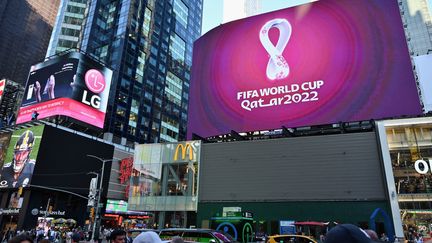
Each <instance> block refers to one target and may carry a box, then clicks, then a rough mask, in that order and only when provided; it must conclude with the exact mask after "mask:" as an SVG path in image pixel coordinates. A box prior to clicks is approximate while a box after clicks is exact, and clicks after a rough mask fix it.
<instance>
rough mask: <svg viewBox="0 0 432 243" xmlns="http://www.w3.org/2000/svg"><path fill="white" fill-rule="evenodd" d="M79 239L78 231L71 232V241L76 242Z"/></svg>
mask: <svg viewBox="0 0 432 243" xmlns="http://www.w3.org/2000/svg"><path fill="white" fill-rule="evenodd" d="M80 240H81V235H80V234H79V233H73V234H72V237H71V242H72V243H78V242H80Z"/></svg>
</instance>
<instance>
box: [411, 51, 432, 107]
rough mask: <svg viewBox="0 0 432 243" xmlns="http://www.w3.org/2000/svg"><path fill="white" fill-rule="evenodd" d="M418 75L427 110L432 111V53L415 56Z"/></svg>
mask: <svg viewBox="0 0 432 243" xmlns="http://www.w3.org/2000/svg"><path fill="white" fill-rule="evenodd" d="M413 59H414V64H415V69H416V72H417V75H418V81H419V85H420V91H421V98H422V101H423V106H424V109H425V112H429V111H432V69H431V68H430V67H431V65H432V55H421V56H416V57H414V58H413Z"/></svg>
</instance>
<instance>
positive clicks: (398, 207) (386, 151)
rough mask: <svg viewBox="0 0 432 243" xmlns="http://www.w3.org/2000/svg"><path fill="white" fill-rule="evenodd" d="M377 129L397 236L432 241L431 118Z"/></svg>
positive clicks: (386, 123) (384, 123) (385, 123)
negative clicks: (431, 239)
mask: <svg viewBox="0 0 432 243" xmlns="http://www.w3.org/2000/svg"><path fill="white" fill-rule="evenodd" d="M377 126H378V131H379V134H380V136H379V137H380V142H381V147H382V154H383V160H384V167H385V173H386V180H387V187H388V189H389V190H388V195H389V198H390V205H391V209H392V214H393V221H394V223H395V230H396V235H397V236H399V237H402V236H403V237H405V239H408V240H413V239H414V238H415V237H416V236H417V235H422V236H423V237H424V238H425V239H427V238H432V175H431V168H432V167H431V165H432V164H431V162H432V118H430V117H422V118H411V119H400V120H390V121H381V122H378V123H377Z"/></svg>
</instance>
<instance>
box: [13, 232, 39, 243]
mask: <svg viewBox="0 0 432 243" xmlns="http://www.w3.org/2000/svg"><path fill="white" fill-rule="evenodd" d="M8 243H33V239H32V238H31V237H30V236H29V235H27V234H21V235H18V236H15V237H13V238H12V239H10V240H9V241H8Z"/></svg>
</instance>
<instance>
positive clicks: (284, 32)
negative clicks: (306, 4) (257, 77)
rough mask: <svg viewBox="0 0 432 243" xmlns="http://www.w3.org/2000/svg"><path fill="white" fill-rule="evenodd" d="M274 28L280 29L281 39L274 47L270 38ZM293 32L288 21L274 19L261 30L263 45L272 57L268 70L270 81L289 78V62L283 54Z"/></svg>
mask: <svg viewBox="0 0 432 243" xmlns="http://www.w3.org/2000/svg"><path fill="white" fill-rule="evenodd" d="M273 27H275V28H278V29H279V39H278V41H277V44H276V46H274V45H273V43H272V42H271V41H270V38H269V31H270V29H271V28H273ZM291 31H292V28H291V24H290V23H289V22H288V20H286V19H272V20H270V21H268V22H267V23H265V24H264V25H263V27H262V28H261V30H260V41H261V44H262V45H263V47H264V48H265V49H266V51H267V53H268V54H269V55H270V60H269V62H268V63H267V70H266V74H267V77H268V78H269V79H270V80H273V81H274V80H278V79H283V78H286V77H288V74H289V71H290V70H289V66H288V62H287V61H286V60H285V58H284V57H283V56H282V53H283V51H284V49H285V47H286V45H287V44H288V41H289V39H290V37H291Z"/></svg>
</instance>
